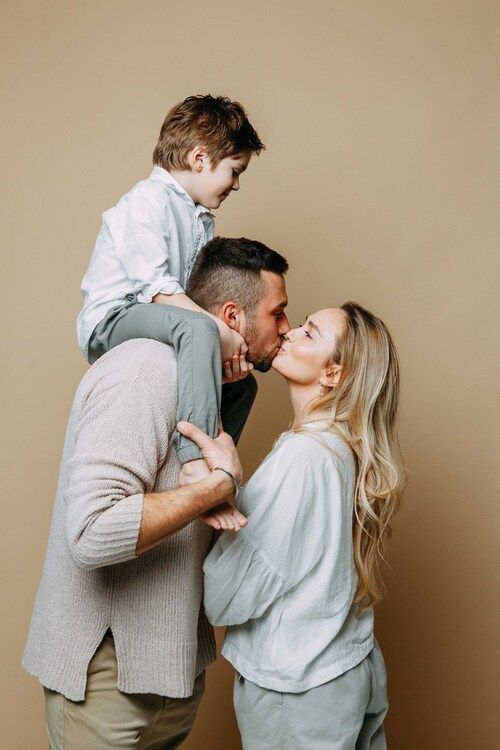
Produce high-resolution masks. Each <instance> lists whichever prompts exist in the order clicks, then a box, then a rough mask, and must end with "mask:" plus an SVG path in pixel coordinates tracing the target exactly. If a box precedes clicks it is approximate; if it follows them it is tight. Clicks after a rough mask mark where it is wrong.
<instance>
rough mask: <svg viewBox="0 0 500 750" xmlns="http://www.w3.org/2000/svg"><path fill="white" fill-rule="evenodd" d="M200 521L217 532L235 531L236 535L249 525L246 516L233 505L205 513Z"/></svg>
mask: <svg viewBox="0 0 500 750" xmlns="http://www.w3.org/2000/svg"><path fill="white" fill-rule="evenodd" d="M200 521H203V523H206V524H207V526H211V527H212V528H213V529H217V531H219V530H220V531H234V532H235V533H236V532H237V531H239V530H240V529H242V528H243V526H246V525H247V519H246V518H245V516H244V515H243V514H242V513H240V511H239V510H238V509H237V508H235V507H234V505H231V503H224V504H223V505H218V506H217V507H216V508H212V510H211V511H209V512H208V513H203V514H202V515H201V516H200Z"/></svg>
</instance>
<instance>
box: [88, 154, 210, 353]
mask: <svg viewBox="0 0 500 750" xmlns="http://www.w3.org/2000/svg"><path fill="white" fill-rule="evenodd" d="M213 235H214V217H213V215H212V214H211V213H210V210H209V209H208V208H205V206H202V205H201V204H195V203H194V202H193V200H192V199H191V197H190V196H189V195H188V193H186V191H185V190H184V188H183V187H182V186H181V185H180V184H179V183H178V182H177V180H175V179H174V178H173V177H172V175H171V174H169V172H167V170H166V169H163V167H159V166H155V167H154V169H153V171H152V172H151V174H150V175H149V177H148V178H147V179H146V180H142V181H141V182H138V183H137V185H135V186H134V187H133V188H132V190H130V191H129V192H128V193H126V194H125V195H124V196H123V197H122V198H120V200H119V202H118V203H117V205H116V206H114V207H113V208H110V209H109V211H105V212H104V214H103V215H102V227H101V230H100V232H99V234H98V236H97V240H96V244H95V248H94V252H93V254H92V257H91V259H90V263H89V267H88V269H87V272H86V274H85V276H84V277H83V281H82V287H81V288H82V292H83V299H84V301H83V308H82V310H81V312H80V314H79V316H78V320H77V324H76V326H77V335H78V344H79V346H80V348H81V349H82V351H83V353H84V354H85V355H87V351H88V344H89V340H90V337H91V335H92V332H93V331H94V329H95V327H96V325H97V324H98V323H99V322H100V321H101V320H102V319H103V318H104V316H105V315H106V313H107V312H108V311H109V310H111V308H113V307H117V306H118V305H120V304H124V303H125V297H126V295H127V294H130V293H135V294H137V296H138V301H139V302H151V300H152V299H153V297H154V296H155V294H159V293H160V292H161V293H163V294H179V293H182V292H183V291H184V286H185V284H186V281H187V279H188V277H189V274H190V273H191V270H192V268H193V264H194V261H195V260H196V256H197V254H198V252H199V251H200V249H201V248H202V247H203V245H205V244H206V243H207V242H208V241H209V240H210V239H212V237H213Z"/></svg>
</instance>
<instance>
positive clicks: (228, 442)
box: [177, 422, 243, 484]
mask: <svg viewBox="0 0 500 750" xmlns="http://www.w3.org/2000/svg"><path fill="white" fill-rule="evenodd" d="M177 429H178V430H179V432H180V433H181V434H182V435H185V436H186V437H187V438H189V439H190V440H192V441H193V443H196V445H197V446H198V448H200V450H201V452H202V453H203V458H204V459H205V461H206V462H207V464H208V467H209V469H210V470H213V469H216V468H220V469H225V470H226V471H228V472H229V473H230V474H232V475H233V477H234V478H235V479H236V481H237V482H238V484H239V483H240V482H241V479H242V476H243V470H242V468H241V463H240V459H239V456H238V453H237V451H236V448H235V446H234V443H233V440H232V438H231V435H228V434H227V432H222V431H221V432H219V435H218V437H216V438H215V439H214V438H211V437H209V436H208V435H207V434H206V433H205V432H202V431H201V430H200V429H199V428H198V427H196V426H195V425H194V424H191V423H190V422H179V424H178V425H177Z"/></svg>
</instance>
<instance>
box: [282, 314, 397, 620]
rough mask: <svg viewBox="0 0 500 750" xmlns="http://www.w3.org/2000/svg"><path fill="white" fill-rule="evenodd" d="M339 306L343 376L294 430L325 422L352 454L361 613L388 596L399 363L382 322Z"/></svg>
mask: <svg viewBox="0 0 500 750" xmlns="http://www.w3.org/2000/svg"><path fill="white" fill-rule="evenodd" d="M341 309H342V310H343V311H344V314H345V318H346V327H345V331H344V333H343V335H342V336H341V337H340V339H339V341H338V342H337V347H336V351H335V352H334V353H333V357H332V362H333V363H336V364H338V365H340V366H341V370H340V381H339V383H338V385H337V386H335V387H334V388H331V389H323V391H324V393H321V395H320V396H318V397H317V398H316V399H314V401H312V402H311V403H310V404H309V406H308V408H307V410H306V413H305V414H304V416H303V417H302V418H301V419H300V421H299V423H298V424H297V423H296V424H295V425H294V427H293V430H294V431H297V432H308V431H309V430H308V425H310V424H311V423H312V422H315V423H318V422H320V423H322V425H323V427H324V428H325V427H326V429H328V430H331V431H332V432H333V433H335V434H336V435H338V436H339V437H340V438H342V440H344V441H345V443H347V445H348V446H349V447H350V448H351V450H352V452H353V454H354V459H355V463H356V490H355V500H354V522H353V544H354V561H355V564H356V570H357V574H358V587H357V590H356V595H355V598H354V602H355V604H356V605H357V606H358V609H359V611H362V610H364V609H366V608H368V607H371V606H373V605H374V604H376V603H377V602H378V601H379V600H380V599H381V598H382V596H383V593H384V587H383V583H382V579H381V575H380V568H379V564H380V560H381V559H383V547H384V543H385V542H386V540H388V539H389V538H390V536H391V527H390V521H391V518H392V516H393V515H394V513H395V512H396V511H397V509H398V506H399V502H400V497H401V493H402V489H403V483H404V479H403V478H404V472H403V465H402V459H401V453H400V448H399V442H398V436H397V432H396V412H397V406H398V397H399V364H398V358H397V354H396V350H395V348H394V344H393V342H392V339H391V336H390V334H389V331H388V330H387V328H386V327H385V325H384V323H382V321H381V320H379V319H378V318H376V317H375V316H374V315H372V313H370V312H368V310H365V309H364V308H363V307H361V306H360V305H358V304H356V303H355V302H346V304H345V305H342V308H341ZM311 426H312V425H311Z"/></svg>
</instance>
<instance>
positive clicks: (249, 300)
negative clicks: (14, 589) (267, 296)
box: [186, 237, 288, 317]
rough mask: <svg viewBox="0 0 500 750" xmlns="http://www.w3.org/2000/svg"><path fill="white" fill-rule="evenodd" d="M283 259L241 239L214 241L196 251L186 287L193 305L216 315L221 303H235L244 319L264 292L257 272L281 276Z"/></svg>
mask: <svg viewBox="0 0 500 750" xmlns="http://www.w3.org/2000/svg"><path fill="white" fill-rule="evenodd" d="M287 270H288V262H287V261H286V259H285V258H284V257H283V256H282V255H280V254H279V253H277V252H276V250H271V248H269V247H267V246H266V245H264V244H263V243H262V242H257V241H256V240H247V239H246V238H245V237H238V238H235V237H214V239H213V240H210V242H207V244H206V245H205V246H204V247H203V248H202V249H201V250H200V252H199V254H198V257H197V259H196V262H195V264H194V267H193V270H192V271H191V275H190V277H189V281H188V284H187V287H186V294H187V295H188V297H190V298H191V299H192V300H193V302H196V304H198V305H200V307H203V308H204V309H205V310H208V312H211V313H217V312H218V311H219V310H220V308H221V306H222V305H223V304H224V302H228V301H229V300H231V301H232V302H237V303H238V304H239V305H241V307H242V308H243V310H244V311H245V313H246V314H247V315H250V317H251V314H252V312H253V311H255V309H256V307H257V305H258V303H259V301H260V300H261V298H262V296H263V295H264V293H265V291H266V284H265V281H264V280H263V278H262V275H261V271H270V272H271V273H275V274H285V273H286V272H287Z"/></svg>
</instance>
